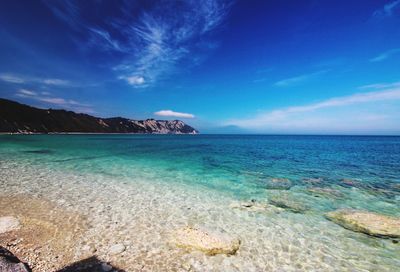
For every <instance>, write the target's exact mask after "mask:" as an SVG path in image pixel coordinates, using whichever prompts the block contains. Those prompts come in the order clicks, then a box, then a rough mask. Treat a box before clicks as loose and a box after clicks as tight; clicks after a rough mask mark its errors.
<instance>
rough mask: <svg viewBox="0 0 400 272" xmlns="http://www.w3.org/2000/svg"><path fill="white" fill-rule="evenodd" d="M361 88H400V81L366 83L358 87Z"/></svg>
mask: <svg viewBox="0 0 400 272" xmlns="http://www.w3.org/2000/svg"><path fill="white" fill-rule="evenodd" d="M358 88H359V89H388V88H400V81H398V82H392V83H376V84H370V85H364V86H360V87H358Z"/></svg>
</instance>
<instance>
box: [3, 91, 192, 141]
mask: <svg viewBox="0 0 400 272" xmlns="http://www.w3.org/2000/svg"><path fill="white" fill-rule="evenodd" d="M0 133H20V134H30V133H143V134H198V133H199V132H198V131H197V130H196V129H194V128H193V127H191V126H189V125H187V124H185V123H184V122H183V121H180V120H154V119H147V120H132V119H128V118H122V117H113V118H99V117H95V116H91V115H88V114H84V113H75V112H73V111H67V110H54V109H47V110H46V109H39V108H35V107H31V106H28V105H24V104H20V103H18V102H15V101H11V100H7V99H2V98H0Z"/></svg>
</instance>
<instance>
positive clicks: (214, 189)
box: [0, 135, 400, 271]
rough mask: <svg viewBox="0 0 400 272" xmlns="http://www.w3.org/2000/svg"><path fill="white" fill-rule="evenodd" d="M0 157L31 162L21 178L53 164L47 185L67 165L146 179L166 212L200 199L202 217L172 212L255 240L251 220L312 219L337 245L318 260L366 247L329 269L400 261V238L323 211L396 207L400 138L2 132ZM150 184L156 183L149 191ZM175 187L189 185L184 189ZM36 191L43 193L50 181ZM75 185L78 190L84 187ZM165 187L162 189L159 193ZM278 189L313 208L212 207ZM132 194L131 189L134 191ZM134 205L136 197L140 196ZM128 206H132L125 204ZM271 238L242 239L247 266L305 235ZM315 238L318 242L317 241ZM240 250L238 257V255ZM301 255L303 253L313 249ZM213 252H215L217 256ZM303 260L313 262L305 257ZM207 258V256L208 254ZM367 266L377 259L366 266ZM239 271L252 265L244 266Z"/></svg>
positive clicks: (85, 173)
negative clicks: (251, 210)
mask: <svg viewBox="0 0 400 272" xmlns="http://www.w3.org/2000/svg"><path fill="white" fill-rule="evenodd" d="M0 166H2V169H3V170H2V171H4V173H6V174H5V176H7V178H8V179H9V180H11V179H13V177H12V176H11V175H15V174H10V173H11V172H10V171H11V170H10V169H11V168H12V167H19V166H29V171H33V172H28V173H25V176H23V177H19V178H21V179H24V180H25V179H29V175H32V174H29V173H34V171H37V170H35V169H46V171H48V172H43V173H53V172H54V173H57V178H56V179H55V178H54V177H53V176H50V174H49V177H48V178H46V181H48V183H46V184H51V183H49V182H50V181H52V182H54V183H57V182H59V180H61V181H62V180H63V173H66V174H68V175H79V177H80V178H79V179H83V180H84V182H86V183H88V184H90V183H93V184H94V183H95V182H96V180H101V181H104V182H105V183H113V184H114V187H118V186H119V185H118V184H120V185H121V186H131V187H132V188H135V186H136V185H137V186H141V187H140V188H141V190H142V191H143V194H153V196H149V195H147V196H143V198H146V197H148V198H149V199H150V197H151V200H149V201H153V199H154V198H156V197H157V194H159V196H158V197H159V198H158V199H159V200H160V201H164V202H169V203H168V205H166V206H165V207H163V209H164V211H167V210H168V209H172V208H170V205H171V203H173V204H172V205H177V206H179V202H180V201H182V203H183V202H185V205H183V204H182V207H183V206H185V207H186V206H188V205H191V204H190V203H192V205H193V206H194V207H196V206H197V207H198V214H197V215H196V216H194V215H193V213H194V211H193V210H191V211H188V210H185V211H181V212H176V211H174V212H172V211H171V214H174V216H175V218H174V220H178V221H180V222H185V220H188V221H189V220H192V221H193V220H194V219H193V218H194V217H195V218H202V219H201V222H200V223H204V222H208V220H211V219H210V218H212V220H214V221H215V220H216V221H217V222H219V224H220V225H221V226H222V227H223V228H224V229H225V230H226V229H229V230H230V231H231V232H234V233H236V234H238V235H239V236H240V235H241V237H245V238H243V239H244V240H245V241H246V237H247V242H248V243H249V242H251V243H256V242H255V240H254V239H256V238H254V237H257V232H256V229H254V233H252V232H251V231H253V229H252V230H250V229H247V230H246V228H250V227H249V226H252V224H254V226H257V228H259V229H257V231H258V232H260V231H261V230H260V229H262V230H263V231H267V230H268V231H276V232H277V233H278V232H280V231H283V233H286V234H287V235H292V234H291V233H292V232H293V233H295V236H296V235H297V233H299V232H300V230H302V231H307V232H310V230H311V229H312V230H313V231H315V229H313V228H314V227H316V226H319V227H320V228H321V226H323V228H325V229H323V230H321V232H318V233H314V236H313V235H311V233H308V234H307V235H310V236H309V237H308V238H307V239H309V240H310V241H314V242H315V243H316V244H318V246H321V247H324V246H327V247H328V248H329V247H330V248H336V249H337V252H333V253H329V254H328V253H321V254H322V255H321V256H322V257H321V259H318V260H319V261H318V263H319V264H320V265H326V255H323V254H327V256H330V257H332V258H334V257H335V258H338V260H340V261H342V259H343V258H347V255H346V252H349V251H354V250H359V251H360V252H359V256H358V255H357V256H356V257H354V258H353V257H351V256H349V258H353V259H352V260H351V261H349V263H346V262H344V263H341V262H339V261H338V262H337V263H335V264H330V265H331V266H329V267H330V268H332V269H333V270H335V269H344V267H347V268H349V267H352V266H353V265H355V267H359V268H360V270H357V269H356V268H354V271H374V269H376V271H385V269H386V270H387V271H392V269H393V267H396V266H397V265H399V264H400V260H399V258H396V257H394V256H396V255H397V254H398V253H400V250H399V246H398V244H394V243H391V242H390V241H386V240H382V239H377V238H371V237H368V236H366V235H363V234H354V233H352V232H351V231H348V230H345V229H341V228H340V227H338V226H337V225H335V224H333V223H331V222H329V221H327V220H326V219H325V218H324V216H323V215H324V213H325V212H327V211H331V210H334V209H338V208H356V209H364V210H369V211H375V212H379V213H382V214H387V215H393V216H400V137H373V136H262V135H1V136H0ZM32 169H33V170H32ZM5 176H3V178H4V177H5ZM27 176H28V177H27ZM74 177H75V176H74ZM14 178H15V177H14ZM277 178H281V179H288V180H289V181H290V186H289V188H285V189H286V190H276V189H271V188H269V187H268V184H269V182H270V181H271V180H272V179H277ZM15 179H16V178H15ZM68 179H70V178H65V180H64V181H63V182H65V183H68V182H69V181H68ZM53 180H57V181H53ZM77 180H78V179H77ZM6 182H7V181H6ZM29 182H31V183H32V184H35V186H36V187H37V186H40V182H39V181H36V180H35V176H32V179H31V180H30V181H29ZM16 183H18V182H17V181H16ZM28 184H29V183H28ZM28 186H29V185H28ZM32 186H33V185H32ZM47 186H50V185H47ZM72 186H73V185H72ZM104 186H106V185H104ZM147 186H148V188H151V189H149V191H148V192H147V189H146V188H147ZM49 188H50V187H49ZM121 188H122V187H121ZM124 188H125V187H124ZM179 188H185V189H182V191H179V190H180V189H179ZM187 188H189V189H187ZM315 188H316V189H317V191H318V190H320V189H321V188H323V189H329V190H331V191H328V193H324V192H322V193H318V192H317V193H315V191H314V192H312V190H313V189H315ZM33 190H39V189H32V191H33ZM40 190H42V191H40V193H41V194H42V193H43V192H44V190H46V189H45V188H41V189H40ZM74 190H75V191H79V188H78V189H77V188H75V189H74ZM93 190H95V189H93ZM169 190H170V191H169ZM163 192H165V195H166V196H163V195H162V194H163ZM179 192H181V193H179ZM188 192H193V195H194V194H196V197H193V199H189V198H188V197H187V196H186V195H185V194H188ZM48 193H49V192H48ZM169 193H170V194H169ZM49 194H50V193H49ZM180 194H182V195H180ZM281 194H284V195H285V196H287V195H289V196H290V197H292V198H293V199H295V200H296V201H297V202H298V203H301V204H302V205H304V206H305V207H306V209H307V212H306V213H305V214H296V213H290V212H289V213H284V214H282V213H281V214H276V215H273V216H270V217H268V218H269V219H268V220H269V223H267V221H265V217H263V216H264V215H256V216H255V217H254V218H253V217H248V215H245V214H242V213H240V214H238V213H237V211H231V210H228V209H229V208H227V207H225V206H224V207H225V208H221V210H220V211H219V212H218V213H216V214H215V213H213V212H212V209H215V206H216V205H225V203H227V205H226V206H229V202H235V201H249V200H251V199H254V200H257V201H259V202H265V201H268V199H269V198H271V197H273V196H276V195H278V196H280V195H281ZM167 196H168V197H167ZM126 197H127V199H132V198H133V197H132V196H130V195H128V194H127V195H126ZM136 197H140V196H138V195H137V196H136ZM83 198H84V196H83ZM219 198H221V199H219ZM121 199H122V198H121ZM124 201H125V202H126V201H128V200H124ZM187 202H189V204H188V203H187ZM141 203H143V201H142V202H141ZM131 204H132V205H134V201H133V202H132V203H131ZM115 205H117V204H115ZM121 205H122V204H121ZM124 205H125V204H124ZM141 205H143V204H141ZM124 209H128V206H121V213H123V211H122V210H124ZM129 209H133V208H132V207H130V206H129ZM161 211H162V209H161V208H160V212H161ZM157 212H158V211H157ZM155 214H156V211H154V214H153V215H154V216H153V217H152V219H151V220H152V222H154V220H156V219H155V218H157V216H158V217H160V215H159V214H158V215H157V216H156V215H155ZM199 214H201V216H200V215H199ZM143 216H144V215H143ZM237 216H240V217H239V218H241V219H240V220H243V221H242V222H238V218H237ZM209 217H210V218H209ZM124 218H125V217H124ZM128 218H129V215H126V219H127V221H129V220H128ZM216 218H217V219H216ZM166 220H167V219H166ZM196 220H197V219H196ZM212 220H211V221H212ZM240 220H239V221H240ZM254 220H255V221H254ZM166 222H168V220H167V221H165V222H162V223H161V222H160V224H159V226H157V228H161V227H162V225H163V224H168V223H166ZM227 222H229V223H227ZM171 224H172V223H171ZM269 224H270V225H269ZM285 224H288V225H289V226H285ZM299 224H300V225H299ZM264 227H265V230H264ZM286 227H287V230H286V229H285V228H286ZM254 228H256V227H254ZM336 233H338V234H337V236H335V235H336ZM299 235H300V234H299ZM303 235H305V234H301V237H303ZM307 235H306V236H307ZM301 237H300V236H299V237H297V238H298V239H299V240H298V241H302V239H303V238H305V237H303V238H301ZM292 238H293V239H295V240H296V239H297V238H296V237H292ZM292 238H290V239H292ZM257 239H258V238H257ZM271 239H272V238H271V237H264V239H261V240H260V241H258V242H257V243H260V244H257V247H258V248H259V252H256V253H255V252H253V251H252V249H251V248H250V247H249V248H247V247H246V246H243V253H240V254H243V256H246V258H244V257H243V258H244V259H246V262H247V263H246V262H244V259H242V260H241V261H242V265H243V267H244V268H245V267H246V265H247V267H248V265H249V264H248V262H249V260H252V261H250V262H253V264H254V263H257V266H255V271H257V268H260V267H261V268H262V267H265V265H266V264H265V263H264V264H263V263H262V262H263V261H262V260H263V257H262V256H263V254H265V252H263V251H262V250H261V248H264V247H265V248H264V250H270V251H269V254H272V255H273V254H274V252H275V251H274V250H272V248H269V246H271V245H272V244H274V243H278V244H288V243H289V244H290V243H293V247H294V248H296V245H297V244H298V243H299V242H298V241H297V240H296V241H295V242H294V241H292V240H290V239H289V238H282V240H279V239H278V240H276V238H274V239H275V240H271ZM326 239H328V240H326ZM354 239H355V240H354ZM327 241H328V242H327ZM354 241H357V243H354ZM358 243H359V244H358ZM349 244H351V245H349ZM244 245H246V243H244ZM360 245H362V246H360ZM309 246H310V247H312V245H309ZM303 247H304V246H303ZM352 247H354V248H352ZM279 248H280V247H279ZM246 250H248V251H246ZM275 250H277V249H275ZM299 250H304V248H302V247H300V248H299ZM326 250H328V249H326ZM278 251H279V250H278ZM250 252H252V254H253V255H251V254H250ZM322 252H324V251H323V250H322ZM338 252H343V253H338ZM247 253H248V254H247ZM240 254H239V256H238V257H235V258H240V257H241V255H240ZM246 254H247V255H246ZM296 254H299V253H296ZM341 254H343V255H341ZM354 254H355V253H354ZM357 254H358V253H357ZM339 255H340V256H339ZM375 255H376V256H380V257H379V258H382V259H379V261H376V260H372V259H371V258H372V257H371V256H375ZM249 256H251V257H249ZM318 256H319V255H318ZM361 256H363V257H361ZM192 257H193V256H192ZM339 257H340V258H339ZM193 258H195V259H196V258H198V257H193ZM232 258H233V257H232ZM252 258H254V259H252ZM280 258H282V259H280ZM287 258H289V257H287ZM287 258H286V259H287ZM304 258H306V259H307V257H304ZM313 258H316V257H315V256H314V257H313ZM341 258H342V259H341ZM363 258H365V260H364V259H363ZM284 259H285V258H284V255H282V256H281V253H279V254H278V253H277V256H275V257H274V260H275V262H276V263H274V262H271V261H270V264H274V265H273V266H272V268H270V269H269V270H271V271H272V270H275V269H274V268H277V267H279V266H282V263H283V262H284V261H285V260H284ZM316 259H317V258H316ZM316 259H315V260H316ZM232 260H233V259H232ZM310 260H311V257H310ZM315 260H314V261H315ZM197 261H199V260H197ZM212 261H213V262H214V261H215V260H214V259H212ZM202 262H203V263H202V264H204V263H206V262H211V259H210V260H208V259H207V260H204V259H202ZM215 262H216V261H215ZM237 262H239V259H238V261H237ZM302 262H303V263H304V262H307V260H303V261H302ZM369 262H371V263H369ZM221 263H222V261H221ZM292 263H294V261H292ZM207 265H210V264H209V263H207ZM288 265H290V264H288ZM237 266H238V265H237ZM370 266H371V267H374V268H373V269H372V268H371V269H370V268H369V267H370ZM375 266H376V267H375ZM227 267H228V268H229V267H230V266H229V265H228V266H227ZM238 267H239V266H238ZM329 267H325V269H327V270H325V271H328V270H329V269H328V268H329ZM203 268H204V267H203ZM225 268H226V267H225ZM321 269H322V268H321ZM200 270H201V269H200ZM206 270H207V269H206ZM238 270H242V271H246V269H238ZM288 270H290V269H288ZM288 270H286V271H288ZM305 270H307V269H305ZM317 270H318V269H317ZM333 270H332V271H333ZM293 271H296V269H294V270H293Z"/></svg>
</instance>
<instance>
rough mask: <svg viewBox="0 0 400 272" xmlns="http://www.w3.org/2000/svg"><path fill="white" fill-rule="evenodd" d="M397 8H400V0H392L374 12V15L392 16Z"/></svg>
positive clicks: (380, 16) (381, 16) (378, 16)
mask: <svg viewBox="0 0 400 272" xmlns="http://www.w3.org/2000/svg"><path fill="white" fill-rule="evenodd" d="M397 9H400V0H395V1H392V2H390V3H388V4H386V5H384V6H383V8H381V9H378V10H376V11H375V12H374V13H373V17H377V18H384V17H390V16H392V15H393V14H394V12H395V11H396V10H397Z"/></svg>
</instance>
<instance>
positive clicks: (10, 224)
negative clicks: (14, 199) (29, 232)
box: [0, 216, 20, 234]
mask: <svg viewBox="0 0 400 272" xmlns="http://www.w3.org/2000/svg"><path fill="white" fill-rule="evenodd" d="M19 227H20V223H19V220H18V219H17V218H15V217H13V216H3V217H0V234H1V233H5V232H9V231H12V230H17V229H19Z"/></svg>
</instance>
